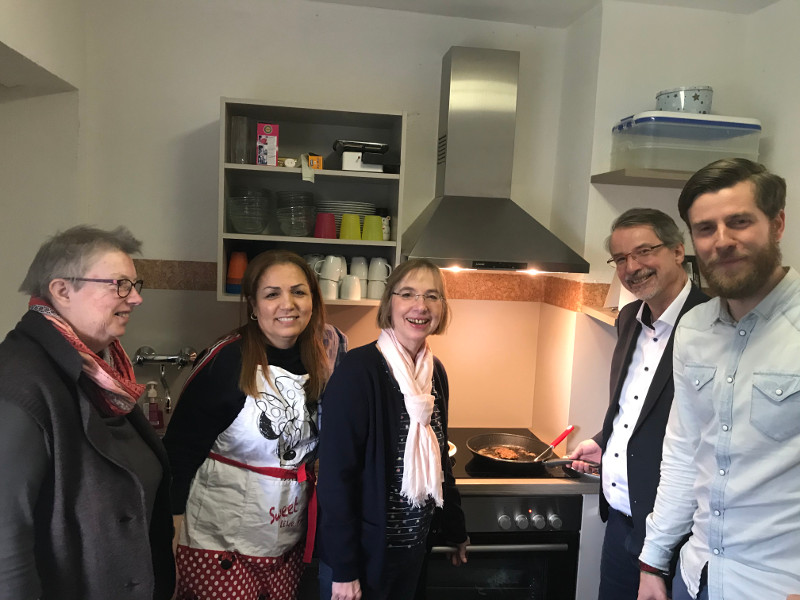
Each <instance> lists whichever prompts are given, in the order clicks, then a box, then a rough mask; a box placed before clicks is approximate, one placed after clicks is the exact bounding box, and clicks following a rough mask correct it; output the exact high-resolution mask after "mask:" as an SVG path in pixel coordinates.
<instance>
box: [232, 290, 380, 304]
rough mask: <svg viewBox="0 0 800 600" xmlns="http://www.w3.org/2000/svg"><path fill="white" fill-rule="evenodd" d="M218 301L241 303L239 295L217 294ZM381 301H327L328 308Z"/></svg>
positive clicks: (366, 299)
mask: <svg viewBox="0 0 800 600" xmlns="http://www.w3.org/2000/svg"><path fill="white" fill-rule="evenodd" d="M217 300H219V301H221V302H239V300H240V298H239V294H226V293H224V292H223V293H222V294H217ZM380 302H381V301H380V300H373V299H372V298H364V299H362V300H343V299H341V298H337V299H335V300H325V304H326V305H327V306H378V305H379V304H380Z"/></svg>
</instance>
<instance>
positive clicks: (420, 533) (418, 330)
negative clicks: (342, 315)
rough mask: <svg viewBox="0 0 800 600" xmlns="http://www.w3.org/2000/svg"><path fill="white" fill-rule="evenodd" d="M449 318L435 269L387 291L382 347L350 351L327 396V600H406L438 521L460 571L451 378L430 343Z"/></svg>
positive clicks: (416, 264)
mask: <svg viewBox="0 0 800 600" xmlns="http://www.w3.org/2000/svg"><path fill="white" fill-rule="evenodd" d="M449 318H450V310H449V307H448V305H447V301H446V299H445V290H444V282H443V281H442V276H441V273H440V271H439V269H438V267H436V265H434V264H433V263H431V262H430V261H427V260H421V259H415V260H410V261H408V262H405V263H402V264H401V265H399V266H398V267H397V268H396V269H395V270H394V272H393V273H392V275H391V276H390V277H389V280H388V281H387V284H386V289H385V291H384V294H383V297H382V299H381V303H380V307H379V308H378V327H380V328H381V333H380V336H379V337H378V340H377V342H374V343H371V344H368V345H367V346H362V347H361V348H357V349H355V350H352V351H350V352H349V353H348V354H347V356H346V357H345V358H344V360H343V361H342V364H341V365H340V366H339V368H338V369H337V370H336V371H335V372H334V374H333V377H332V378H331V380H330V382H329V383H328V388H327V389H326V391H325V394H324V397H323V403H322V405H323V407H324V411H323V417H322V423H323V426H322V429H321V439H320V478H319V486H318V489H319V502H320V526H319V545H318V551H319V556H320V598H322V599H328V598H333V599H334V600H357V599H358V598H362V597H363V598H365V599H367V600H373V599H378V598H380V599H383V598H392V599H395V598H396V599H410V598H413V597H414V593H415V590H416V587H417V581H418V578H419V575H420V571H421V569H422V565H423V562H424V560H425V551H426V539H427V536H428V533H429V530H430V528H431V522H432V520H433V517H434V512H435V510H437V509H442V512H441V513H440V516H441V523H442V528H443V534H444V537H445V539H447V540H448V541H449V542H451V543H452V544H453V545H454V546H455V547H454V553H453V562H454V564H460V563H461V562H466V547H467V545H468V544H469V538H468V537H467V534H466V531H465V529H464V516H463V513H462V512H461V507H460V498H459V496H458V492H457V491H456V489H455V481H454V479H453V476H452V473H451V471H450V461H449V460H448V452H447V401H448V385H447V374H446V373H445V370H444V367H443V366H442V363H441V362H439V360H438V359H436V358H435V357H434V356H433V354H432V353H431V349H430V347H429V346H428V343H427V338H428V336H429V335H436V334H439V333H443V332H444V330H445V329H446V327H447V323H448V320H449Z"/></svg>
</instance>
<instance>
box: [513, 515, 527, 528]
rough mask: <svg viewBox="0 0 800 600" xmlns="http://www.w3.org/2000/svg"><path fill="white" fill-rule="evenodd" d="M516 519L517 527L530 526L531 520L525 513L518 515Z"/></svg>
mask: <svg viewBox="0 0 800 600" xmlns="http://www.w3.org/2000/svg"><path fill="white" fill-rule="evenodd" d="M514 521H515V522H516V524H517V527H519V528H520V529H527V528H528V524H529V521H528V517H526V516H525V515H517V518H516V519H514Z"/></svg>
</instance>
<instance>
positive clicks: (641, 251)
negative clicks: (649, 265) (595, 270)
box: [606, 244, 664, 268]
mask: <svg viewBox="0 0 800 600" xmlns="http://www.w3.org/2000/svg"><path fill="white" fill-rule="evenodd" d="M663 245H664V244H656V245H655V246H641V247H640V248H636V249H635V250H631V251H630V252H628V253H627V254H619V255H617V256H612V257H611V258H609V259H608V260H607V261H606V262H607V263H608V264H609V265H611V266H612V267H615V268H619V267H621V266H622V265H624V264H626V263H627V262H628V257H629V256H630V257H631V258H633V260H635V261H636V262H641V261H642V260H643V259H644V260H647V259H648V258H650V257H651V256H652V255H653V252H655V251H656V250H658V249H659V248H661V246H663Z"/></svg>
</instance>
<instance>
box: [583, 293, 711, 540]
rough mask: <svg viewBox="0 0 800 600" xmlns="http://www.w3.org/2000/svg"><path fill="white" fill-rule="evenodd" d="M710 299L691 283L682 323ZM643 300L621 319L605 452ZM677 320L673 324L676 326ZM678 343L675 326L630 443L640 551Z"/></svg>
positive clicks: (603, 509)
mask: <svg viewBox="0 0 800 600" xmlns="http://www.w3.org/2000/svg"><path fill="white" fill-rule="evenodd" d="M706 300H708V296H706V295H705V294H704V293H703V292H701V291H700V290H699V289H697V288H696V287H695V286H694V285H692V288H691V290H690V291H689V296H688V297H687V298H686V302H684V304H683V307H682V308H681V311H680V313H679V315H678V321H680V319H681V317H682V316H683V315H684V314H686V312H687V311H688V310H689V309H691V308H693V307H695V306H697V305H698V304H702V303H703V302H705V301H706ZM641 306H642V301H641V300H637V301H636V302H631V303H630V304H628V305H626V306H625V307H623V309H622V310H621V311H620V313H619V318H618V319H617V334H618V337H617V345H616V347H615V348H614V355H613V357H612V358H611V381H610V392H611V394H610V398H611V401H610V403H609V406H608V411H607V412H606V417H605V419H604V421H603V430H602V432H601V435H600V439H597V438H595V441H597V442H598V444H600V447H601V448H602V450H603V452H605V450H606V444H608V439H609V438H610V437H611V432H612V429H613V424H614V418H615V417H616V416H617V411H618V410H619V395H620V392H621V391H622V385H623V384H624V383H625V378H626V377H627V374H628V366H629V365H630V363H631V359H632V357H633V351H634V349H635V348H636V339H637V338H638V337H639V333H640V332H641V330H642V325H641V323H639V321H638V320H637V319H636V315H637V314H638V313H639V308H640V307H641ZM677 324H678V322H677V321H676V323H675V325H676V327H677ZM674 342H675V329H674V328H673V330H672V334H671V335H670V337H669V341H668V342H667V346H666V348H664V354H663V356H662V357H661V361H660V362H659V363H658V367H657V368H656V372H655V374H654V375H653V382H652V383H651V384H650V389H648V390H647V396H646V397H645V400H644V405H643V406H642V412H641V414H640V415H639V420H638V421H637V422H636V426H635V427H634V429H633V434H632V435H631V439H630V441H629V442H628V491H629V494H630V500H631V512H632V513H633V514H632V515H631V516H632V517H633V540H632V541H633V542H635V543H636V544H637V546H636V548H632V550H633V551H636V552H637V553H638V552H639V551H640V550H641V548H642V544H643V543H644V535H645V519H646V518H647V515H649V514H650V513H651V512H652V511H653V504H654V503H655V500H656V490H657V489H658V480H659V477H660V471H661V446H662V443H663V441H664V432H665V430H666V427H667V419H668V418H669V410H670V407H671V406H672V397H673V395H674V393H675V387H674V384H673V381H672V346H673V344H674ZM600 516H601V517H602V519H603V521H605V520H606V519H608V502H606V498H605V495H604V494H602V493H601V494H600Z"/></svg>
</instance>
